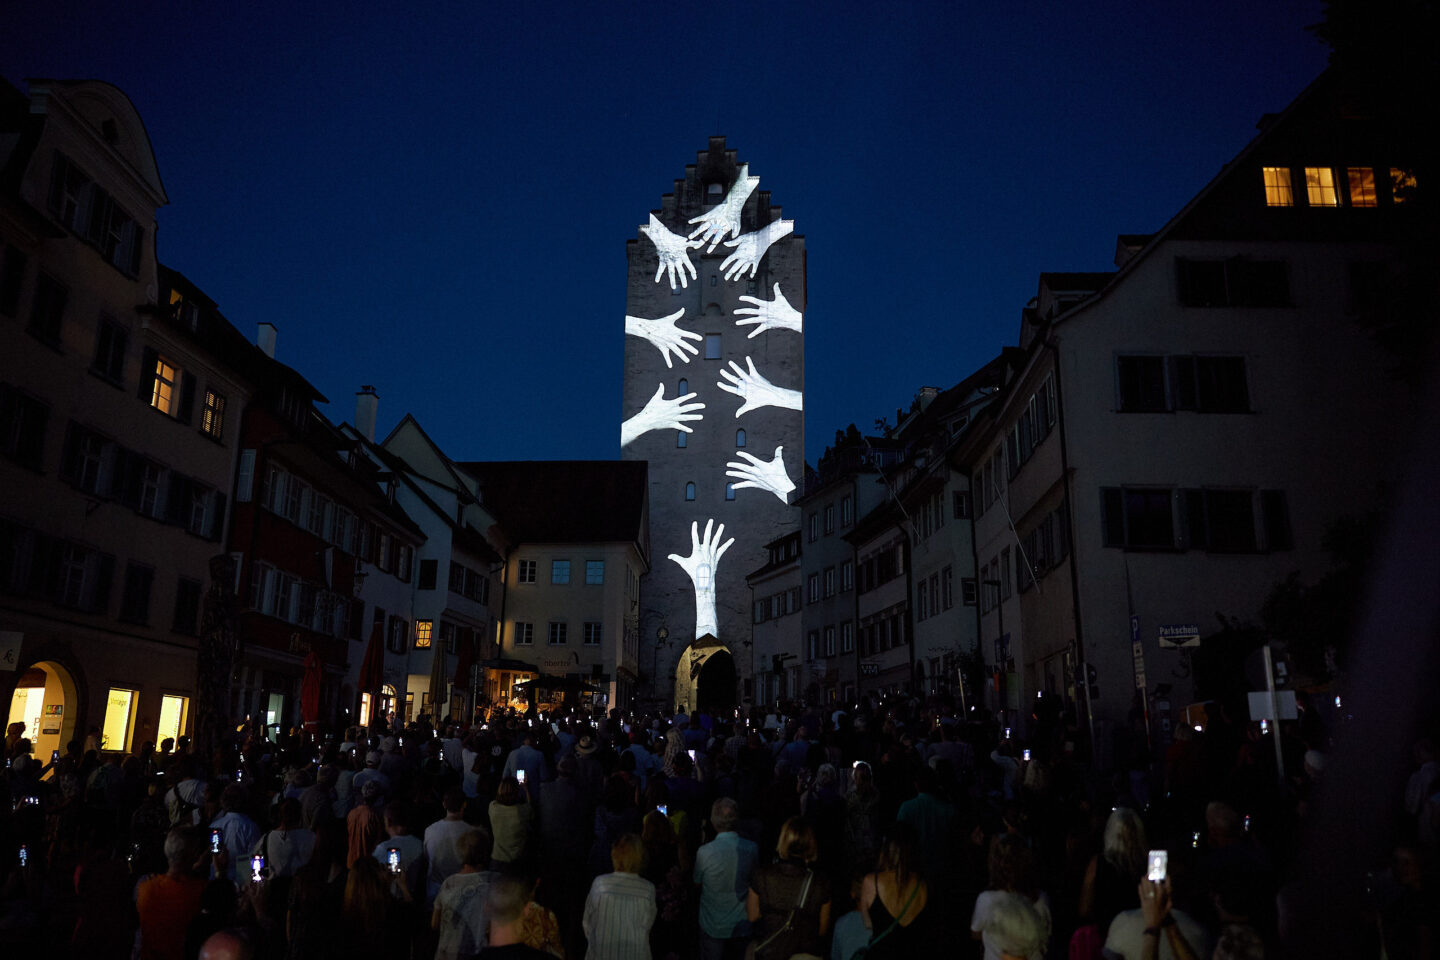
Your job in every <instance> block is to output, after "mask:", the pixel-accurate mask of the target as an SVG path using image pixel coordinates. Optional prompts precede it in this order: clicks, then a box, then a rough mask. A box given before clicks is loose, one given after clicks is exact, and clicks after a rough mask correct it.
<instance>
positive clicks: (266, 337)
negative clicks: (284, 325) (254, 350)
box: [255, 320, 277, 360]
mask: <svg viewBox="0 0 1440 960" xmlns="http://www.w3.org/2000/svg"><path fill="white" fill-rule="evenodd" d="M276 332H277V331H276V329H275V324H273V323H266V322H265V321H263V320H262V321H260V329H259V331H257V332H256V334H255V346H257V347H259V348H260V349H261V350H263V351H265V356H267V357H269V358H270V359H271V360H274V359H275V334H276Z"/></svg>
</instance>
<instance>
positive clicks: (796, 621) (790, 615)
mask: <svg viewBox="0 0 1440 960" xmlns="http://www.w3.org/2000/svg"><path fill="white" fill-rule="evenodd" d="M766 547H767V549H768V550H769V551H770V556H769V558H768V560H767V561H766V563H765V566H763V567H761V568H759V569H758V570H755V571H753V572H751V574H750V576H748V577H746V578H745V579H746V581H747V582H748V583H749V584H750V594H751V604H752V608H753V610H754V613H753V614H752V616H753V618H754V621H755V622H754V626H753V627H752V628H751V631H750V640H749V641H747V642H746V643H745V644H744V645H745V647H746V648H747V649H748V651H749V657H748V659H749V660H750V661H751V664H752V665H751V674H752V676H753V677H754V690H753V692H754V696H753V700H754V702H755V703H756V704H757V705H759V706H773V705H775V704H778V703H779V702H780V701H782V700H785V699H790V700H797V699H799V698H800V697H801V696H802V695H803V694H802V689H803V688H802V685H801V664H800V663H799V662H797V661H799V654H798V652H797V651H799V650H800V644H801V638H802V636H803V635H804V634H803V627H802V623H801V617H800V612H801V610H802V609H803V606H802V600H801V583H802V576H803V575H802V573H801V566H802V563H801V561H802V556H803V550H802V545H801V542H800V531H798V530H797V531H795V532H794V533H787V534H785V536H783V537H781V538H779V539H778V540H774V541H772V542H770V543H768V544H766Z"/></svg>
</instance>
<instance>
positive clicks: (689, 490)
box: [685, 480, 695, 500]
mask: <svg viewBox="0 0 1440 960" xmlns="http://www.w3.org/2000/svg"><path fill="white" fill-rule="evenodd" d="M685 499H686V500H694V499H695V481H693V480H692V481H690V482H689V483H687V484H685Z"/></svg>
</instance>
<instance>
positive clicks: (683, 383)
mask: <svg viewBox="0 0 1440 960" xmlns="http://www.w3.org/2000/svg"><path fill="white" fill-rule="evenodd" d="M675 389H676V391H677V392H678V394H679V395H680V396H682V397H683V396H685V394H687V393H689V392H690V381H689V380H686V379H685V378H684V377H681V378H680V382H679V383H677V384H676V385H675Z"/></svg>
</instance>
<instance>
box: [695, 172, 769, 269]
mask: <svg viewBox="0 0 1440 960" xmlns="http://www.w3.org/2000/svg"><path fill="white" fill-rule="evenodd" d="M759 185H760V178H759V177H752V176H750V164H748V163H742V164H740V176H738V177H736V178H735V185H734V186H733V187H731V188H730V192H729V193H727V194H726V195H725V199H724V200H722V201H720V203H718V204H717V205H716V206H714V207H713V208H711V209H709V210H707V211H705V212H704V213H702V214H700V216H698V217H691V218H690V222H691V223H698V224H700V226H698V227H696V228H695V229H694V230H691V231H690V239H691V240H694V239H695V237H696V236H699V237H700V242H701V243H709V244H710V246H709V247H707V248H706V249H705V252H706V253H710V252H711V251H713V250H714V249H715V244H717V243H719V242H720V241H721V240H724V239H725V238H726V237H728V236H736V237H738V236H740V211H741V210H742V209H744V207H745V201H746V200H748V199H749V198H750V194H752V193H754V192H755V188H756V187H758V186H759Z"/></svg>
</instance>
